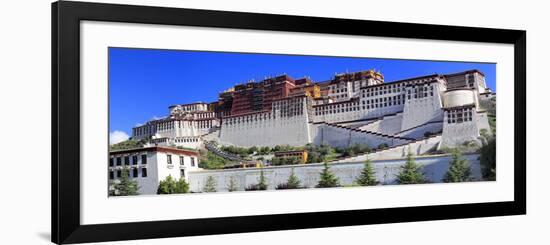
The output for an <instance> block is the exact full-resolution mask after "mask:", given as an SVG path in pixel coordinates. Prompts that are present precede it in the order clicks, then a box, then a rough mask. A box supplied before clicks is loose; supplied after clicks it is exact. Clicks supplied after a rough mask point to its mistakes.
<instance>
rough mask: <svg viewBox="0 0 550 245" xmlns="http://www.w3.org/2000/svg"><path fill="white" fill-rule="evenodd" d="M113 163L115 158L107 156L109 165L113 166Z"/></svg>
mask: <svg viewBox="0 0 550 245" xmlns="http://www.w3.org/2000/svg"><path fill="white" fill-rule="evenodd" d="M114 163H115V159H114V158H109V166H113V165H114Z"/></svg>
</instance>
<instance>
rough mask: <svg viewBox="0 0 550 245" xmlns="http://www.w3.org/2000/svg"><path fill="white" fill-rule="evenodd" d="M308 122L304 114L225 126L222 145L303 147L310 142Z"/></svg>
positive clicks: (221, 135) (221, 140)
mask: <svg viewBox="0 0 550 245" xmlns="http://www.w3.org/2000/svg"><path fill="white" fill-rule="evenodd" d="M307 121H308V120H307V115H304V114H302V115H297V116H293V117H284V118H281V117H276V118H272V119H265V120H264V119H261V120H256V121H254V120H251V121H244V122H240V123H237V124H227V125H226V124H224V125H223V126H222V128H221V132H220V143H222V144H231V145H235V146H240V147H251V146H271V147H273V146H276V145H291V146H303V145H306V144H307V143H309V142H310V135H309V128H308V122H307Z"/></svg>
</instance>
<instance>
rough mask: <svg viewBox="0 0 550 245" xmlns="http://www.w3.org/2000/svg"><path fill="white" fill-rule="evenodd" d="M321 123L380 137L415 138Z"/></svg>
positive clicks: (405, 139) (408, 139)
mask: <svg viewBox="0 0 550 245" xmlns="http://www.w3.org/2000/svg"><path fill="white" fill-rule="evenodd" d="M322 124H325V125H328V126H331V127H337V128H343V129H347V130H351V131H355V132H360V133H364V134H371V135H376V136H380V137H386V138H390V139H398V140H404V141H414V140H415V139H413V138H407V137H398V136H394V135H388V134H383V133H379V132H375V131H369V130H364V129H360V128H353V127H350V126H345V125H340V124H337V123H327V122H322Z"/></svg>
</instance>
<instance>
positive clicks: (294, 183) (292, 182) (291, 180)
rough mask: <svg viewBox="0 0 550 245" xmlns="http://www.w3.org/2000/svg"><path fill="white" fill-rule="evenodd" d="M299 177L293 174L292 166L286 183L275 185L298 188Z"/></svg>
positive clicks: (282, 187)
mask: <svg viewBox="0 0 550 245" xmlns="http://www.w3.org/2000/svg"><path fill="white" fill-rule="evenodd" d="M300 188H301V187H300V179H298V177H297V176H296V174H294V168H292V170H291V172H290V176H289V177H288V179H287V180H286V183H284V184H280V185H277V189H281V190H282V189H300Z"/></svg>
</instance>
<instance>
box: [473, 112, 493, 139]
mask: <svg viewBox="0 0 550 245" xmlns="http://www.w3.org/2000/svg"><path fill="white" fill-rule="evenodd" d="M477 126H478V128H479V130H480V131H481V130H482V129H485V130H486V132H487V134H489V135H490V134H492V131H491V126H490V125H489V118H488V117H487V112H486V111H482V112H477Z"/></svg>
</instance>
